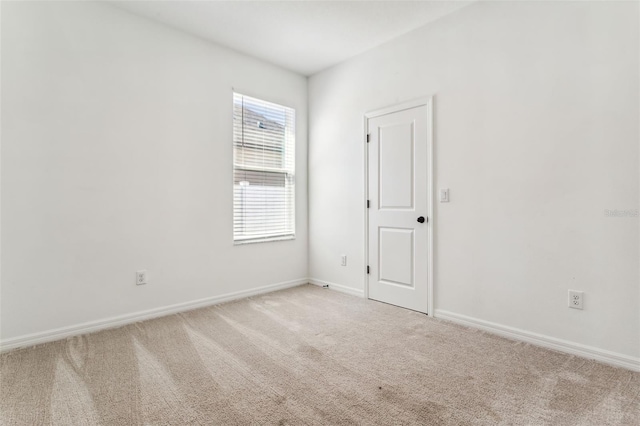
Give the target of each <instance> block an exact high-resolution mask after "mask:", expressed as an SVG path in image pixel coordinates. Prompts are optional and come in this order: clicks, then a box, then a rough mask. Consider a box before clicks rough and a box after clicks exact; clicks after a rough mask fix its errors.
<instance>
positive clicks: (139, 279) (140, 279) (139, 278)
mask: <svg viewBox="0 0 640 426" xmlns="http://www.w3.org/2000/svg"><path fill="white" fill-rule="evenodd" d="M146 283H147V271H145V270H142V271H136V285H142V284H146Z"/></svg>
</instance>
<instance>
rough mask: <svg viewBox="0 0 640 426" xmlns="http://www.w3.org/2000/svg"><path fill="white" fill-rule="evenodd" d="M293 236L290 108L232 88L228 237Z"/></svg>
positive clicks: (262, 238) (249, 239)
mask: <svg viewBox="0 0 640 426" xmlns="http://www.w3.org/2000/svg"><path fill="white" fill-rule="evenodd" d="M294 237H295V110H294V109H293V108H288V107H285V106H282V105H278V104H274V103H271V102H266V101H263V100H260V99H256V98H251V97H249V96H244V95H241V94H239V93H234V94H233V239H234V241H235V242H236V243H244V242H258V241H271V240H279V239H291V238H294Z"/></svg>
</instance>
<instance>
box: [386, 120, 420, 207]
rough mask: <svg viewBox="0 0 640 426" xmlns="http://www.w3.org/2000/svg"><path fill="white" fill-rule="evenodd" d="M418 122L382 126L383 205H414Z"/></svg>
mask: <svg viewBox="0 0 640 426" xmlns="http://www.w3.org/2000/svg"><path fill="white" fill-rule="evenodd" d="M414 141H415V134H414V122H413V121H410V122H404V123H394V124H390V125H386V126H380V127H378V138H377V142H378V152H379V156H378V165H377V166H378V180H379V181H378V191H379V193H378V200H379V203H380V204H379V206H378V208H379V209H382V210H384V209H403V210H404V209H410V210H413V208H414V205H415V203H414V201H415V186H414V172H413V168H414V164H415V159H414V148H413V147H414Z"/></svg>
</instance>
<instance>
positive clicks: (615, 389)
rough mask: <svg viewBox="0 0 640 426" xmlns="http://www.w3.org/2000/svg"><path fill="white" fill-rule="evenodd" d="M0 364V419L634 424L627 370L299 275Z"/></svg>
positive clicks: (635, 388) (632, 384)
mask: <svg viewBox="0 0 640 426" xmlns="http://www.w3.org/2000/svg"><path fill="white" fill-rule="evenodd" d="M0 360H1V374H2V376H1V378H0V384H1V388H0V396H1V403H0V409H1V410H2V411H1V413H0V423H1V424H2V425H43V424H56V425H93V424H103V425H138V424H150V425H190V424H202V425H234V424H238V425H250V424H274V425H281V424H316V425H331V424H335V425H342V424H362V425H368V424H380V425H391V424H416V425H440V424H447V425H465V424H478V425H495V424H509V425H511V424H514V425H516V424H517V425H544V424H548V425H618V424H621V425H622V424H623V425H638V424H640V423H639V421H640V373H633V372H630V371H627V370H624V369H620V368H614V367H609V366H606V365H603V364H600V363H597V362H593V361H588V360H585V359H582V358H578V357H574V356H569V355H564V354H561V353H556V352H553V351H548V350H545V349H541V348H538V347H535V346H531V345H528V344H524V343H518V342H515V341H510V340H506V339H503V338H500V337H496V336H492V335H490V334H485V333H482V332H479V331H475V330H472V329H467V328H464V327H460V326H457V325H453V324H450V323H447V322H444V321H439V320H434V319H432V318H429V317H427V316H425V315H422V314H418V313H416V312H412V311H407V310H404V309H400V308H396V307H393V306H389V305H385V304H382V303H377V302H373V301H368V300H364V299H360V298H357V297H352V296H347V295H344V294H341V293H337V292H334V291H331V290H326V289H321V288H318V287H314V286H309V285H307V286H302V287H297V288H293V289H289V290H285V291H280V292H277V293H271V294H267V295H263V296H260V297H255V298H251V299H245V300H241V301H237V302H232V303H227V304H224V305H219V306H214V307H210V308H204V309H199V310H196V311H191V312H188V313H184V314H179V315H172V316H168V317H164V318H160V319H155V320H150V321H146V322H142V323H138V324H133V325H129V326H125V327H122V328H119V329H115V330H107V331H103V332H99V333H95V334H90V335H85V336H81V337H75V338H70V339H67V340H65V341H59V342H53V343H49V344H45V345H41V346H38V347H35V348H29V349H23V350H19V351H14V352H9V353H7V354H4V355H2V356H1V358H0Z"/></svg>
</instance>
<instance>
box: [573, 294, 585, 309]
mask: <svg viewBox="0 0 640 426" xmlns="http://www.w3.org/2000/svg"><path fill="white" fill-rule="evenodd" d="M583 304H584V293H583V292H581V291H577V290H569V307H570V308H573V309H583V306H584V305H583Z"/></svg>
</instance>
